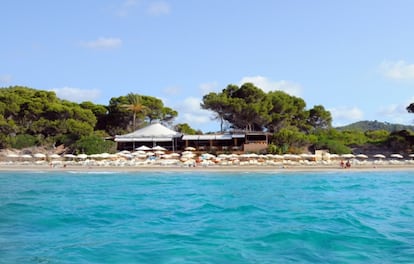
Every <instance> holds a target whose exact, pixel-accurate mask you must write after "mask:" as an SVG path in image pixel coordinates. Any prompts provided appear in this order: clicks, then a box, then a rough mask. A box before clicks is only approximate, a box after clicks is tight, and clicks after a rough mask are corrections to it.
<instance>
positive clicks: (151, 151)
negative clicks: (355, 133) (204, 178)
mask: <svg viewBox="0 0 414 264" xmlns="http://www.w3.org/2000/svg"><path fill="white" fill-rule="evenodd" d="M193 150H194V148H192V147H187V148H186V150H185V151H184V152H182V153H181V154H178V153H170V154H165V151H166V149H165V148H163V147H161V146H154V147H152V148H149V147H147V146H141V147H139V148H136V150H135V151H134V152H130V151H126V150H124V151H121V152H118V153H116V154H109V153H100V154H92V155H86V154H78V155H74V154H64V155H58V154H50V155H46V154H44V153H35V154H33V155H29V154H23V155H18V154H15V153H11V154H8V155H6V157H7V158H20V159H33V158H35V159H46V158H49V159H60V158H66V159H80V160H83V159H87V158H92V159H112V158H113V159H115V158H119V157H123V158H136V157H138V158H146V157H150V156H162V157H168V158H177V157H179V156H181V157H184V158H194V157H195V156H196V154H195V153H193V152H192V151H193ZM200 156H201V158H203V159H212V158H219V159H240V158H242V159H243V158H244V159H257V158H262V159H279V160H314V159H315V155H314V154H300V155H297V154H283V155H277V154H256V153H244V154H235V153H233V154H219V155H218V156H216V155H213V154H209V153H203V154H201V155H200ZM371 157H372V158H375V159H386V158H387V156H386V155H383V154H375V155H372V156H371ZM408 157H410V158H414V154H410V155H408ZM329 158H330V159H368V158H369V156H368V155H365V154H357V155H354V154H342V155H338V154H329ZM389 158H392V159H403V158H404V156H403V155H401V154H398V153H395V154H391V155H389Z"/></svg>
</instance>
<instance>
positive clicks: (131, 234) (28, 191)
mask: <svg viewBox="0 0 414 264" xmlns="http://www.w3.org/2000/svg"><path fill="white" fill-rule="evenodd" d="M413 176H414V175H412V172H392V173H390V172H350V171H347V172H342V171H341V172H338V173H329V172H323V173H273V174H272V173H206V172H190V171H189V172H184V173H175V172H174V173H172V172H171V173H144V172H142V173H65V172H62V173H58V172H55V173H0V263H413V262H414V177H413Z"/></svg>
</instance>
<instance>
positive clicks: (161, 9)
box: [147, 1, 171, 16]
mask: <svg viewBox="0 0 414 264" xmlns="http://www.w3.org/2000/svg"><path fill="white" fill-rule="evenodd" d="M147 12H148V14H150V15H152V16H160V15H168V14H169V13H170V12H171V8H170V5H169V4H168V3H167V2H164V1H157V2H152V3H150V4H149V6H148V9H147Z"/></svg>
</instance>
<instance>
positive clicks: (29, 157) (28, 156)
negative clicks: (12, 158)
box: [20, 154, 33, 159]
mask: <svg viewBox="0 0 414 264" xmlns="http://www.w3.org/2000/svg"><path fill="white" fill-rule="evenodd" d="M20 157H21V158H23V159H31V158H33V157H32V155H29V154H23V155H21V156H20Z"/></svg>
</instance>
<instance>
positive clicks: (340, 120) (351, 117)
mask: <svg viewBox="0 0 414 264" xmlns="http://www.w3.org/2000/svg"><path fill="white" fill-rule="evenodd" d="M328 110H329V111H330V112H331V114H332V119H333V123H334V125H335V126H338V125H345V124H349V123H353V122H357V121H361V120H362V118H363V117H364V114H363V112H362V111H361V109H359V108H357V107H339V108H331V109H328Z"/></svg>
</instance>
